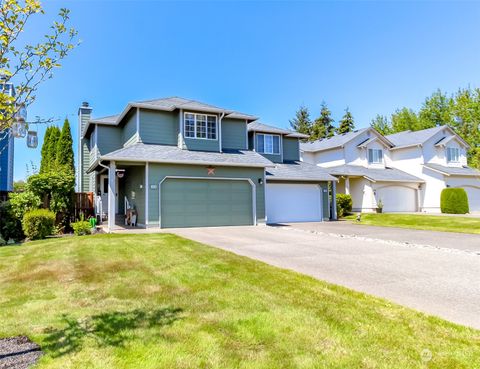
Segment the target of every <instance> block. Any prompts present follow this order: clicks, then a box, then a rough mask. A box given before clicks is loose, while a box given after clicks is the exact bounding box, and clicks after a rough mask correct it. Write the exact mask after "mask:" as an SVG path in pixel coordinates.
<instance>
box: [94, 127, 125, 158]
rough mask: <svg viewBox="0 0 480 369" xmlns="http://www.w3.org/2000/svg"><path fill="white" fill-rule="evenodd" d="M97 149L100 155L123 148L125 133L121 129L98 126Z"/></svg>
mask: <svg viewBox="0 0 480 369" xmlns="http://www.w3.org/2000/svg"><path fill="white" fill-rule="evenodd" d="M96 129H97V130H98V132H97V149H98V152H99V153H100V155H105V154H108V153H109V152H112V151H115V150H118V149H121V148H122V147H123V141H122V140H123V132H122V129H121V128H119V127H109V126H101V125H97V128H96Z"/></svg>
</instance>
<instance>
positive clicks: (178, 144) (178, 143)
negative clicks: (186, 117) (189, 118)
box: [177, 109, 183, 149]
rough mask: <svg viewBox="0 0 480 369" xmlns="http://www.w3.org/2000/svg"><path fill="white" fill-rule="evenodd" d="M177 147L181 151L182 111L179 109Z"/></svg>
mask: <svg viewBox="0 0 480 369" xmlns="http://www.w3.org/2000/svg"><path fill="white" fill-rule="evenodd" d="M177 146H178V147H179V148H180V149H183V109H180V113H179V114H178V139H177Z"/></svg>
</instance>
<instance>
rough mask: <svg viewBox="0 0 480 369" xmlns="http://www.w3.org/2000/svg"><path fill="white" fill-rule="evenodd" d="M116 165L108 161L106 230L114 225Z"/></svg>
mask: <svg viewBox="0 0 480 369" xmlns="http://www.w3.org/2000/svg"><path fill="white" fill-rule="evenodd" d="M116 172H117V166H116V165H115V162H114V161H111V162H110V167H109V168H108V230H109V232H111V231H112V230H113V228H114V227H115V215H116V214H115V204H116V202H117V199H116V197H117V188H116V187H117V186H116V177H117V173H116Z"/></svg>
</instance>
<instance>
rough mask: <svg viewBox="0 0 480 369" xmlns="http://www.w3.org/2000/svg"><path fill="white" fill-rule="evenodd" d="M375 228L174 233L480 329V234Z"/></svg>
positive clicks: (346, 226) (297, 227)
mask: <svg viewBox="0 0 480 369" xmlns="http://www.w3.org/2000/svg"><path fill="white" fill-rule="evenodd" d="M332 227H337V228H332ZM373 228H377V227H369V226H356V225H352V224H347V223H344V224H341V223H340V222H338V223H327V222H325V223H304V224H293V225H286V226H281V227H270V226H258V227H221V228H186V229H171V230H168V231H169V232H172V233H176V234H178V235H180V236H183V237H186V238H190V239H193V240H196V241H199V242H202V243H206V244H209V245H212V246H216V247H219V248H222V249H225V250H228V251H232V252H234V253H236V254H239V255H244V256H248V257H251V258H253V259H258V260H261V261H264V262H266V263H269V264H272V265H275V266H278V267H282V268H287V269H292V270H295V271H298V272H300V273H304V274H308V275H310V276H313V277H315V278H318V279H322V280H325V281H328V282H331V283H335V284H339V285H343V286H345V287H349V288H352V289H354V290H357V291H362V292H366V293H369V294H372V295H375V296H379V297H384V298H386V299H389V300H391V301H394V302H397V303H399V304H402V305H405V306H409V307H412V308H414V309H417V310H420V311H423V312H426V313H429V314H432V315H437V316H440V317H442V318H444V319H447V320H450V321H453V322H456V323H459V324H464V325H468V326H472V327H475V328H478V329H480V283H479V281H480V236H474V235H458V234H450V233H440V235H438V234H437V233H436V232H431V236H432V237H430V238H426V236H427V235H428V234H429V232H428V231H425V232H427V233H423V231H421V232H422V233H419V234H416V232H412V231H411V230H402V229H393V228H382V232H383V233H382V234H381V235H380V236H379V237H377V236H376V234H375V232H374V231H375V230H374V229H373ZM359 233H360V234H359ZM362 233H367V234H362ZM388 235H391V236H390V237H389V236H388ZM438 237H440V238H438ZM427 241H428V242H427ZM462 242H465V243H464V244H463V246H462ZM465 245H466V246H465Z"/></svg>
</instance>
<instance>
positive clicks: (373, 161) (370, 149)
mask: <svg viewBox="0 0 480 369" xmlns="http://www.w3.org/2000/svg"><path fill="white" fill-rule="evenodd" d="M370 151H371V152H372V161H370ZM375 152H377V156H378V152H381V153H382V154H381V155H382V159H379V161H375V155H374V153H375ZM367 162H368V164H384V163H385V161H384V154H383V150H382V149H375V148H369V149H367Z"/></svg>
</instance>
